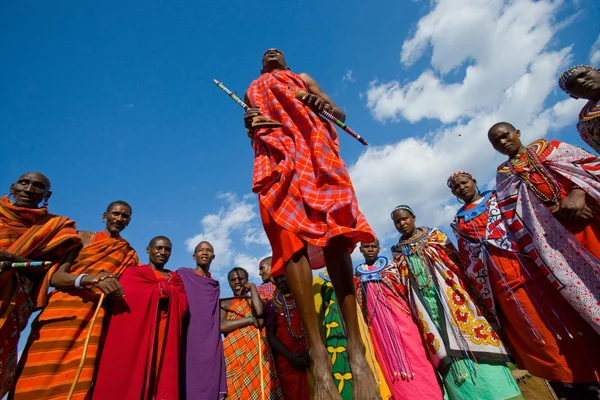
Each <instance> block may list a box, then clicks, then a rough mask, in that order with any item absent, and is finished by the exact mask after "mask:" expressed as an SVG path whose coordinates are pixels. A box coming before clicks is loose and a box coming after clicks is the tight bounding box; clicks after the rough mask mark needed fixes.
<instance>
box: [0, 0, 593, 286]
mask: <svg viewBox="0 0 600 400" xmlns="http://www.w3.org/2000/svg"><path fill="white" fill-rule="evenodd" d="M283 4H285V5H283ZM276 5H279V6H276ZM459 9H460V10H462V13H461V14H460V15H459V14H456V15H459V16H458V17H456V18H452V19H450V20H449V18H445V16H448V17H450V16H451V15H452V13H456V12H457V11H456V10H459ZM453 10H454V11H453ZM527 15H531V19H529V20H528V19H527V18H525V17H523V16H527ZM469 16H470V17H469ZM436 18H437V22H436ZM460 18H465V20H464V21H461V20H460ZM478 18H480V19H481V21H482V22H481V25H480V24H479V23H478V22H474V20H477V19H478ZM486 18H487V20H489V21H491V22H490V23H485V21H487V20H486ZM533 20H535V21H534V22H531V21H533ZM502 21H505V23H506V25H503V24H502ZM445 24H446V25H445ZM484 24H485V26H482V25H484ZM518 24H522V26H523V32H525V33H524V34H523V35H520V36H517V37H518V38H521V37H522V41H523V42H522V43H520V44H522V46H520V45H519V43H516V42H515V43H516V44H515V53H514V54H511V53H510V51H509V50H510V46H509V47H508V48H507V47H506V46H508V45H507V43H506V40H503V36H502V35H503V34H504V33H503V32H508V31H510V30H511V29H516V28H515V26H518ZM528 24H532V25H531V26H529V25H528ZM428 26H429V27H436V26H438V27H442V28H444V27H447V28H444V29H446V30H445V31H444V32H438V33H437V34H430V35H429V36H428V33H427V31H428ZM479 28H482V29H483V28H485V29H486V30H485V32H488V33H489V36H490V37H492V36H493V37H494V38H495V39H494V40H491V41H487V42H486V41H485V39H486V34H485V32H484V33H483V34H481V35H479V34H478V31H477V29H479ZM430 30H431V29H430ZM517 32H518V31H517ZM599 33H600V8H599V4H598V3H597V2H596V1H594V0H580V1H576V2H569V1H565V2H550V1H542V2H540V3H539V4H537V3H533V2H531V1H526V0H520V1H514V2H511V3H508V2H504V1H502V0H470V1H469V0H442V1H439V2H431V3H430V2H426V1H421V2H419V1H413V2H409V1H383V2H369V3H367V2H335V1H334V2H327V3H323V2H316V1H303V2H256V1H245V2H242V1H229V2H225V1H218V2H216V1H215V2H191V1H190V2H180V1H170V2H142V1H129V2H116V1H108V2H100V3H98V2H74V1H61V2H45V1H42V2H36V3H28V2H2V3H1V4H0V36H1V37H2V41H1V42H0V43H1V46H2V47H1V49H2V55H3V57H2V59H3V62H2V63H0V76H2V81H3V84H2V86H0V101H1V104H2V107H0V131H1V132H2V135H1V138H0V144H1V145H2V148H3V149H4V160H3V164H2V165H3V168H2V169H3V173H2V175H1V176H0V188H2V189H1V190H5V191H6V192H8V187H9V186H10V184H11V183H12V182H13V181H14V180H15V179H16V178H17V177H18V176H19V175H20V174H22V173H24V172H26V171H32V170H33V171H41V172H43V173H44V174H46V175H47V176H48V177H49V178H50V179H51V181H52V189H53V192H54V195H53V197H52V199H51V200H50V209H51V212H53V213H57V214H63V215H67V216H69V217H71V218H73V219H75V220H76V221H77V225H78V228H79V229H84V230H100V229H102V222H101V215H102V212H103V211H104V209H105V207H106V205H107V204H108V203H109V202H110V201H113V200H117V199H123V200H126V201H128V202H130V203H131V204H132V206H133V220H132V223H131V225H130V226H129V227H128V228H127V230H126V231H125V232H124V237H125V238H126V239H128V240H129V241H130V242H131V243H132V245H133V246H134V247H135V248H136V249H137V250H138V253H139V255H140V258H141V259H142V260H143V261H145V260H147V256H146V254H145V251H144V250H145V246H146V244H147V242H148V241H149V239H150V238H152V237H153V236H156V235H166V236H168V237H170V238H171V239H172V241H173V246H174V249H173V255H172V258H171V262H170V264H169V266H170V267H171V268H173V269H176V268H178V267H180V266H192V265H193V262H192V259H191V251H190V247H191V246H193V243H195V241H197V240H199V239H201V238H208V239H209V240H213V239H214V240H215V241H216V242H218V248H217V260H218V263H217V260H216V263H217V264H216V265H215V272H216V276H217V277H222V276H223V275H224V273H226V271H227V270H228V269H230V268H231V267H234V266H236V265H243V266H252V265H254V266H255V267H254V268H257V267H256V261H257V260H258V258H260V257H262V256H264V255H266V254H267V253H268V252H269V249H268V246H266V242H265V237H264V234H263V233H262V230H261V226H260V221H259V218H258V216H257V215H256V214H257V209H256V199H255V197H254V196H253V195H251V179H252V159H253V157H252V156H253V155H252V150H251V147H250V144H249V140H248V139H247V137H246V134H245V131H244V129H243V123H242V116H243V111H242V109H241V108H240V107H239V106H238V105H236V104H235V103H234V102H233V101H231V100H230V99H229V98H227V96H226V95H225V94H224V93H223V92H221V91H220V90H219V89H218V88H217V87H215V86H214V85H213V83H212V79H213V78H216V79H218V80H221V81H223V82H224V83H225V85H227V86H228V87H229V88H230V89H231V90H234V91H237V92H238V93H239V94H242V93H243V92H244V91H245V89H246V88H247V87H248V84H249V83H250V82H251V81H252V80H253V79H255V78H256V77H257V76H258V74H259V70H260V68H261V65H260V58H261V55H262V53H263V51H264V50H265V49H267V48H269V47H277V48H279V49H281V50H282V51H283V52H284V53H285V55H286V58H287V60H288V63H289V65H290V66H291V67H292V69H293V70H295V71H296V72H308V73H309V74H310V75H311V76H313V77H314V78H315V79H316V80H317V81H318V82H319V83H320V85H321V87H322V88H323V89H324V90H325V91H326V92H327V93H328V94H330V95H331V96H332V97H333V98H334V100H335V101H336V103H337V104H338V105H340V106H342V107H343V108H344V109H345V110H346V113H347V115H348V120H347V122H348V124H349V125H350V126H351V127H352V128H353V129H355V130H356V131H358V132H359V133H360V134H361V135H362V136H364V137H365V138H366V139H367V140H368V141H369V142H370V144H371V145H370V149H369V150H368V151H366V149H365V148H364V147H363V146H362V145H360V144H359V143H358V142H356V141H355V140H354V139H352V138H350V137H349V136H347V135H346V134H345V133H343V132H340V138H341V139H340V140H341V146H342V156H343V157H344V159H345V160H346V163H347V164H348V166H349V168H350V169H351V174H352V178H353V180H354V181H355V184H356V187H357V194H358V197H359V204H360V205H361V208H363V209H364V211H365V214H366V215H367V218H368V219H369V221H371V220H372V221H373V223H372V224H373V226H374V228H375V229H376V231H377V234H378V235H380V236H381V237H382V238H383V241H384V246H385V247H387V248H389V245H391V244H392V243H393V241H394V240H396V239H397V237H396V234H395V233H393V227H392V226H391V222H389V223H388V222H386V221H388V220H387V218H389V217H388V212H387V210H389V209H390V208H391V207H392V206H394V205H396V204H398V203H410V204H411V205H415V208H416V210H417V215H418V221H419V222H422V223H424V224H428V225H431V226H441V227H444V226H446V225H447V224H448V223H449V218H450V217H451V215H452V214H453V212H454V211H455V210H456V202H455V201H453V199H452V198H451V197H450V196H449V193H447V189H446V188H445V176H447V175H448V172H453V170H454V169H464V168H470V169H471V170H472V172H474V173H478V174H479V176H480V182H491V180H492V179H493V172H494V165H497V164H498V162H499V160H500V159H499V158H498V157H497V156H496V155H494V154H493V152H491V150H490V149H489V146H487V145H486V143H485V140H483V139H481V138H482V137H483V136H484V135H485V131H484V130H483V129H481V127H483V126H489V125H490V124H489V122H490V121H491V122H492V123H493V122H496V121H495V120H492V119H494V118H497V119H509V120H512V121H515V120H516V121H518V122H519V123H522V126H524V127H526V128H528V129H529V132H531V133H530V134H529V135H530V136H531V137H530V138H531V139H533V138H534V136H542V135H544V134H547V135H548V136H549V137H552V138H559V139H561V140H565V141H568V142H570V143H573V144H577V145H583V144H582V142H581V140H580V139H579V138H578V135H577V133H576V131H575V129H574V123H575V121H576V116H577V111H578V109H579V108H580V107H581V104H580V103H577V102H575V101H574V100H568V99H567V98H566V96H565V95H564V94H563V93H561V92H560V91H558V90H557V89H556V85H555V83H554V82H555V79H556V77H557V74H558V73H559V72H560V70H561V68H563V67H564V66H569V65H572V64H579V63H588V62H589V60H590V57H593V51H594V49H595V48H594V43H595V42H596V41H597V39H598V36H599V35H598V34H599ZM536 35H537V36H536ZM519 40H521V39H518V40H517V42H518V41H519ZM490 43H491V44H490ZM494 43H496V44H497V46H498V47H499V50H498V51H504V52H507V54H508V55H509V56H508V57H504V58H502V59H501V60H500V61H496V62H490V61H489V60H490V59H491V58H493V54H494V53H495V52H496V49H495V48H494V47H493V46H495V44H494ZM511 46H512V44H511ZM513 56H514V58H515V60H516V59H518V60H517V61H514V60H513ZM520 56H522V57H520ZM541 60H546V61H544V62H541ZM517 64H518V66H515V65H517ZM467 68H472V69H473V71H479V72H480V73H481V74H484V75H485V74H487V75H485V79H483V83H482V82H481V80H480V81H477V82H475V83H469V82H467V80H466V78H465V77H466V75H468V74H467ZM427 71H430V74H429V75H428V74H425V73H426V72H427ZM500 75H502V76H505V77H504V78H502V79H501V78H498V76H500ZM432 77H434V78H435V79H433V78H432ZM435 82H437V85H438V86H437V87H438V89H439V90H440V91H439V92H436V90H438V89H435V90H434V89H431V88H432V87H434V86H435V85H434V83H435ZM432 85H433V86H432ZM453 85H454V86H453ZM490 86H491V87H492V88H490ZM453 87H457V88H458V89H459V92H460V93H459V94H455V93H454V92H453V91H452V88H453ZM428 88H429V89H428ZM430 89H431V90H430ZM463 89H464V90H463ZM461 93H462V94H461ZM465 93H467V94H469V93H473V95H472V96H471V95H469V96H467V95H466V94H465ZM386 94H387V95H389V96H387V95H386ZM392 94H393V96H392ZM455 95H456V98H455V97H453V96H455ZM444 96H446V97H447V98H449V99H450V100H451V101H449V102H448V101H447V102H446V103H444V102H443V101H440V105H439V107H441V108H444V110H440V111H439V113H438V112H437V111H435V110H434V111H432V110H430V109H429V108H428V106H427V105H428V104H429V105H434V106H435V107H438V104H437V100H438V99H443V98H444ZM478 96H480V97H478ZM520 96H521V97H525V98H527V99H530V98H532V99H534V100H531V102H533V103H535V106H532V108H531V109H530V110H526V111H523V109H524V107H523V106H522V103H521V102H523V104H531V103H530V102H529V100H523V99H522V98H521V97H520ZM388 97H389V98H388ZM454 99H456V100H455V101H454ZM468 99H474V102H473V104H470V103H469V100H468ZM526 101H527V103H525V102H526ZM536 102H537V103H536ZM507 104H508V106H507ZM479 105H481V106H479ZM511 110H512V112H509V111H511ZM486 115H489V121H488V120H487V119H485V118H483V117H482V116H486ZM482 118H483V119H482ZM540 121H541V122H540ZM486 123H487V125H485V124H486ZM459 134H460V135H461V136H458V135H459ZM469 154H474V156H473V157H471V156H470V155H469ZM449 157H450V158H449ZM447 159H451V160H453V161H452V162H449V163H444V160H447ZM438 175H439V176H438ZM442 177H443V178H442ZM415 193H417V194H419V193H420V194H421V195H422V196H424V197H419V196H418V195H417V194H415ZM363 203H364V205H363ZM382 210H383V211H382ZM355 260H358V258H356V257H355ZM251 272H252V274H253V279H254V280H255V281H257V275H256V273H257V271H256V270H254V271H251ZM222 290H223V294H224V295H229V293H230V291H229V288H228V287H226V286H225V287H223V288H222Z"/></svg>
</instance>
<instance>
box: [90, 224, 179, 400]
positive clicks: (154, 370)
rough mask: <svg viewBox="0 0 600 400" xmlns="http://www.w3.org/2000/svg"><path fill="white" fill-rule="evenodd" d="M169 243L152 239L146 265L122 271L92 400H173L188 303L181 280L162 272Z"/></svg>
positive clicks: (167, 259)
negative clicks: (122, 293) (118, 293)
mask: <svg viewBox="0 0 600 400" xmlns="http://www.w3.org/2000/svg"><path fill="white" fill-rule="evenodd" d="M171 248H172V245H171V241H170V240H169V239H168V238H166V237H164V236H157V237H155V238H153V239H152V240H151V241H150V243H149V244H148V247H147V248H146V252H147V253H148V255H149V261H150V262H149V264H147V265H140V266H137V267H129V268H126V269H125V272H123V275H122V276H121V278H120V279H119V282H120V283H121V286H122V287H123V291H124V292H125V296H124V297H122V298H120V299H117V300H115V303H114V306H113V308H112V315H111V319H110V321H109V324H108V332H107V333H106V341H105V342H104V346H103V348H102V354H101V357H100V364H99V366H98V376H97V378H96V382H95V384H94V393H93V397H92V398H93V399H94V400H115V399H119V400H154V399H162V400H178V399H179V398H180V396H179V394H180V387H181V384H182V382H181V380H180V375H183V374H180V373H179V371H180V360H181V359H182V358H183V341H184V336H183V333H184V332H183V331H184V329H183V327H184V320H185V318H186V316H187V313H188V303H187V298H186V295H185V290H184V287H183V282H182V280H181V277H180V276H179V275H178V274H177V273H175V272H173V271H169V270H167V269H165V264H166V263H167V261H169V258H170V256H171Z"/></svg>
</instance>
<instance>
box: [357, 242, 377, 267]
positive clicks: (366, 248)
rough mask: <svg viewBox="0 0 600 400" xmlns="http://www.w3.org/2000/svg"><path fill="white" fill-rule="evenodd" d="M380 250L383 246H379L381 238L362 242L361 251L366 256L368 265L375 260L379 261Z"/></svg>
mask: <svg viewBox="0 0 600 400" xmlns="http://www.w3.org/2000/svg"><path fill="white" fill-rule="evenodd" d="M380 250H381V248H380V247H379V239H375V241H374V242H372V243H361V244H360V252H361V254H362V255H363V257H364V258H365V263H366V264H367V265H373V264H374V263H375V261H377V257H379V251H380Z"/></svg>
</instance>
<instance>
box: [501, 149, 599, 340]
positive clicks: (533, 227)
mask: <svg viewBox="0 0 600 400" xmlns="http://www.w3.org/2000/svg"><path fill="white" fill-rule="evenodd" d="M496 184H497V197H498V207H499V208H500V211H501V212H502V217H503V219H504V220H505V221H506V226H507V227H508V232H507V233H508V236H509V238H510V239H511V241H513V242H515V243H517V246H518V248H519V251H521V252H522V253H524V254H526V255H528V256H529V257H530V258H531V259H532V260H535V262H536V264H537V265H538V267H540V269H541V271H542V272H543V273H544V275H545V276H546V278H547V279H548V280H549V281H550V282H551V283H552V285H553V286H554V287H555V288H556V289H557V290H558V291H559V293H560V294H561V295H563V297H564V298H565V299H566V300H567V301H568V302H569V304H570V305H571V306H572V307H573V308H574V309H575V310H576V311H577V312H578V313H579V314H580V315H581V316H582V317H583V319H585V320H586V321H587V322H588V323H589V324H590V325H591V326H592V328H594V329H595V330H596V332H598V333H599V334H600V307H598V304H599V301H600V214H596V217H595V218H594V219H592V220H589V221H585V220H574V221H573V220H568V221H562V220H559V219H558V218H556V216H555V215H554V214H553V213H552V212H551V210H550V209H549V207H551V206H554V205H556V204H557V203H558V202H560V201H561V200H563V199H564V198H565V197H567V196H568V194H569V193H570V192H571V191H572V190H573V189H574V188H575V187H578V188H580V189H582V190H584V191H585V192H586V194H587V196H586V203H587V204H591V205H592V206H595V207H596V208H600V207H599V206H600V158H598V157H596V156H594V155H592V154H590V153H588V152H586V151H584V150H582V149H580V148H578V147H575V146H571V145H569V144H567V143H563V142H558V141H548V140H543V139H542V140H538V141H535V142H533V143H531V144H530V145H529V146H527V151H526V152H523V154H522V155H521V156H520V157H518V158H516V159H514V160H511V161H506V162H504V163H503V164H501V165H500V166H499V167H498V172H497V175H496Z"/></svg>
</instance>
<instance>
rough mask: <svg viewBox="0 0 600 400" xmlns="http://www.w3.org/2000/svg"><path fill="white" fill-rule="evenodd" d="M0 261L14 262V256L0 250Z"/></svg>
mask: <svg viewBox="0 0 600 400" xmlns="http://www.w3.org/2000/svg"><path fill="white" fill-rule="evenodd" d="M0 261H7V262H14V261H15V255H14V254H13V253H11V252H8V251H4V250H0Z"/></svg>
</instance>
